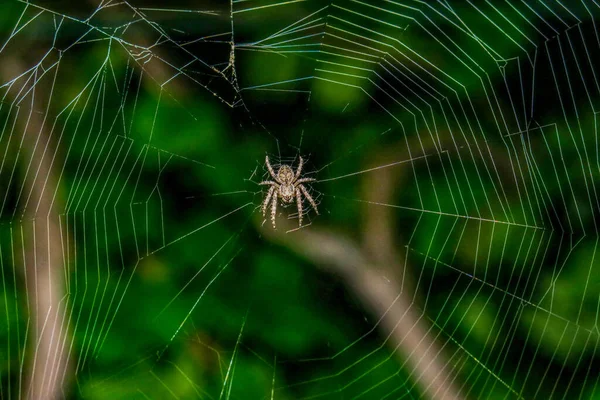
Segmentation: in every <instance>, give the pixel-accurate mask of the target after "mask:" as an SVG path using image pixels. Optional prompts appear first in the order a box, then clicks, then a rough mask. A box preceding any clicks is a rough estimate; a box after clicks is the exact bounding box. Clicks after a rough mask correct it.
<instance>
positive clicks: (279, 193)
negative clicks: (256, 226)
mask: <svg viewBox="0 0 600 400" xmlns="http://www.w3.org/2000/svg"><path fill="white" fill-rule="evenodd" d="M303 163H304V160H302V157H300V162H299V163H298V169H297V170H296V172H295V173H294V171H293V170H292V167H290V166H289V165H282V166H281V167H280V168H279V170H278V171H277V174H275V171H274V170H273V167H272V166H271V163H269V156H266V157H265V164H266V165H267V169H268V170H269V173H270V174H271V177H272V178H273V181H262V182H260V183H259V185H271V187H270V188H269V192H268V193H267V197H265V200H264V201H263V203H262V214H263V217H264V216H265V215H266V213H267V207H268V206H269V202H271V222H272V223H273V229H276V227H275V214H276V213H277V199H278V198H281V200H282V201H283V203H284V205H287V204H290V203H292V202H294V200H296V205H297V206H298V226H302V216H303V213H302V195H304V197H306V199H307V200H308V202H309V203H310V205H311V206H312V207H313V208H314V209H315V212H316V213H317V215H318V214H319V210H317V203H315V200H314V199H313V198H312V196H311V195H310V194H309V193H308V190H306V188H305V187H304V185H303V183H307V182H314V181H315V180H316V179H314V178H300V174H301V173H302V164H303Z"/></svg>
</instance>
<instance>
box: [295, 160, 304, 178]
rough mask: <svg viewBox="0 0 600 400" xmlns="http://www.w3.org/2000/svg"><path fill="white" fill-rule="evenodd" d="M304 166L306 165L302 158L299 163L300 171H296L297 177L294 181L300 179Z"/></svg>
mask: <svg viewBox="0 0 600 400" xmlns="http://www.w3.org/2000/svg"><path fill="white" fill-rule="evenodd" d="M302 164H304V160H303V159H302V157H300V162H299V163H298V169H297V170H296V176H295V177H294V180H296V179H298V178H299V177H300V174H301V173H302Z"/></svg>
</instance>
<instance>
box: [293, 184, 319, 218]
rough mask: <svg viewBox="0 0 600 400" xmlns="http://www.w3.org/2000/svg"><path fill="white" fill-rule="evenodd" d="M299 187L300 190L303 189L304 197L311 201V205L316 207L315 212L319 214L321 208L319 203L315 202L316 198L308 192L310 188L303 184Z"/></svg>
mask: <svg viewBox="0 0 600 400" xmlns="http://www.w3.org/2000/svg"><path fill="white" fill-rule="evenodd" d="M298 188H299V189H300V190H302V193H303V194H304V197H306V200H308V202H309V203H310V205H311V206H312V207H313V208H314V209H315V212H316V213H317V215H319V210H318V209H317V203H315V200H314V199H313V198H312V196H311V195H310V194H309V193H308V190H306V188H305V187H304V185H302V184H300V185H298Z"/></svg>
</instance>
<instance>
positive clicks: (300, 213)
mask: <svg viewBox="0 0 600 400" xmlns="http://www.w3.org/2000/svg"><path fill="white" fill-rule="evenodd" d="M296 205H297V206H298V226H302V195H301V194H300V191H299V190H296Z"/></svg>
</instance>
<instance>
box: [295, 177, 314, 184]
mask: <svg viewBox="0 0 600 400" xmlns="http://www.w3.org/2000/svg"><path fill="white" fill-rule="evenodd" d="M314 181H316V179H315V178H302V179H298V180H297V181H296V182H294V183H295V184H296V185H298V184H300V183H305V182H314Z"/></svg>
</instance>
